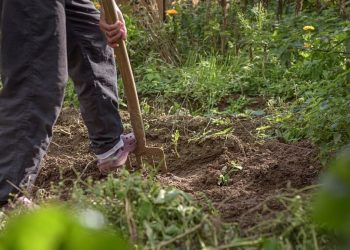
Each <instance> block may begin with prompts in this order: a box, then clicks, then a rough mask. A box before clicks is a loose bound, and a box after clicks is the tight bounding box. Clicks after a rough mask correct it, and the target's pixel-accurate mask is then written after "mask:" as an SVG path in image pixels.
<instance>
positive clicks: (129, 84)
mask: <svg viewBox="0 0 350 250" xmlns="http://www.w3.org/2000/svg"><path fill="white" fill-rule="evenodd" d="M100 4H101V6H102V7H103V11H104V15H105V18H106V22H107V23H108V24H114V23H116V22H117V21H118V20H122V16H118V14H117V13H120V12H118V11H117V9H118V7H117V5H116V3H115V0H100ZM118 45H119V46H118V47H116V48H115V49H114V53H115V56H116V60H117V64H118V69H119V71H120V73H121V76H122V80H123V85H124V92H125V95H126V98H127V103H128V111H129V113H130V121H131V125H132V127H133V130H134V133H135V137H136V140H137V148H136V151H135V153H136V155H140V154H142V153H143V152H144V151H145V150H146V137H145V130H144V126H143V121H142V115H141V110H140V103H139V98H138V95H137V91H136V85H135V80H134V75H133V72H132V68H131V65H130V60H129V55H128V51H127V49H126V45H125V41H123V40H120V41H119V42H118Z"/></svg>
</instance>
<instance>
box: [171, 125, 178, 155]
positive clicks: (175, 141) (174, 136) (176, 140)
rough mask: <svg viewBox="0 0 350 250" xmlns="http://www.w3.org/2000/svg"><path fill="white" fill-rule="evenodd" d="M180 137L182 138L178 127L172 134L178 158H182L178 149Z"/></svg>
mask: <svg viewBox="0 0 350 250" xmlns="http://www.w3.org/2000/svg"><path fill="white" fill-rule="evenodd" d="M179 139H180V131H179V130H178V129H176V130H175V132H174V133H173V134H172V135H171V142H172V143H173V145H174V150H175V153H176V155H177V157H178V158H180V155H179V152H178V151H177V146H178V143H179Z"/></svg>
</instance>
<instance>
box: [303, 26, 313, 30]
mask: <svg viewBox="0 0 350 250" xmlns="http://www.w3.org/2000/svg"><path fill="white" fill-rule="evenodd" d="M303 30H305V31H309V30H310V31H314V30H315V27H314V26H312V25H306V26H304V28H303Z"/></svg>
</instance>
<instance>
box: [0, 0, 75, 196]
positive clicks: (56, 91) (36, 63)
mask: <svg viewBox="0 0 350 250" xmlns="http://www.w3.org/2000/svg"><path fill="white" fill-rule="evenodd" d="M64 5H65V3H64V0H45V1H43V0H0V11H1V12H0V15H1V16H0V32H1V36H0V40H1V50H0V53H1V67H0V70H1V73H2V83H3V88H2V89H1V90H0V203H3V202H5V201H6V200H7V199H8V194H9V193H10V192H15V191H16V188H15V186H16V187H19V188H22V189H25V188H27V187H28V186H30V185H31V184H32V183H33V182H34V180H35V178H36V176H37V175H38V172H39V166H40V161H41V159H42V157H43V155H44V154H45V152H46V150H47V147H48V144H49V141H50V139H51V136H52V126H53V124H54V123H55V121H56V119H57V116H58V114H59V111H60V108H61V104H62V99H63V94H64V86H65V83H66V81H67V78H68V76H67V57H66V51H67V50H66V27H65V10H64V8H65V6H64Z"/></svg>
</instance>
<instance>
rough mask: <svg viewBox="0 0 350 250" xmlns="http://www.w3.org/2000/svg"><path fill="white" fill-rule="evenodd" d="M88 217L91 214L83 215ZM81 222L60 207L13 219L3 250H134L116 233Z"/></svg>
mask: <svg viewBox="0 0 350 250" xmlns="http://www.w3.org/2000/svg"><path fill="white" fill-rule="evenodd" d="M87 214H91V212H90V213H85V214H83V215H85V216H86V215H87ZM80 217H81V216H80ZM93 219H95V218H93ZM81 221H82V220H81V218H80V220H79V219H78V218H77V217H75V216H74V215H72V214H71V213H69V212H67V211H65V210H62V209H58V208H43V209H40V210H37V211H34V212H31V213H28V214H24V215H20V216H18V217H14V218H13V219H12V220H10V221H9V223H8V225H7V226H6V228H5V230H4V231H3V232H2V233H1V234H0V250H8V249H11V250H34V249H35V250H56V249H57V250H58V249H60V250H80V249H84V250H104V249H105V250H107V249H108V250H112V249H123V250H124V249H131V247H130V246H129V245H128V243H126V241H124V240H123V239H122V238H121V237H120V236H118V235H116V234H115V233H112V232H108V231H106V230H103V229H101V228H99V229H97V228H96V227H89V225H88V224H86V223H83V224H82V223H81ZM85 221H89V218H85Z"/></svg>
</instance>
